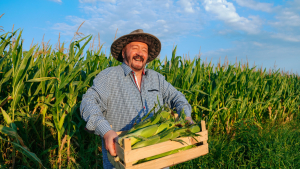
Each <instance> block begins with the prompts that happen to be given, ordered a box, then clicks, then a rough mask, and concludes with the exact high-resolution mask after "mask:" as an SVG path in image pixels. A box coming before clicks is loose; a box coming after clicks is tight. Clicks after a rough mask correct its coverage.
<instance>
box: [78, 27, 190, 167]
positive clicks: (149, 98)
mask: <svg viewBox="0 0 300 169" xmlns="http://www.w3.org/2000/svg"><path fill="white" fill-rule="evenodd" d="M160 50H161V43H160V41H159V39H158V38H156V37H155V36H153V35H151V34H148V33H144V32H143V30H141V29H138V30H135V31H133V32H131V33H130V34H128V35H124V36H122V37H120V38H118V39H117V40H115V41H114V42H113V44H112V45H111V54H112V56H113V57H114V58H115V59H117V60H118V61H120V62H123V63H122V65H120V66H116V67H110V68H107V69H105V70H103V71H101V72H100V73H99V74H98V75H97V76H96V77H95V79H94V81H93V82H94V83H93V86H92V87H90V88H89V89H88V90H87V92H86V94H85V95H84V96H83V98H82V102H81V105H80V112H81V116H82V118H83V119H84V120H85V121H86V122H87V124H86V129H87V130H88V131H93V132H94V133H95V134H96V135H100V136H101V137H102V138H103V140H104V141H102V147H105V149H104V148H103V149H102V151H103V152H102V153H103V165H104V168H105V169H110V168H113V166H112V165H111V164H110V163H109V161H108V159H107V154H106V153H107V152H106V150H108V151H109V153H110V154H111V155H112V156H116V151H115V146H114V138H116V137H118V135H117V134H116V131H123V130H129V129H130V128H132V126H133V123H134V120H135V118H136V117H138V119H141V118H142V117H143V116H144V115H145V114H147V113H148V111H150V110H151V109H152V108H153V107H154V105H155V104H157V102H158V100H159V102H160V104H161V105H163V104H165V103H166V104H168V105H169V107H171V108H176V110H177V112H181V110H182V109H184V111H185V114H186V116H187V120H189V121H190V122H191V123H192V122H193V121H192V119H191V106H190V105H189V103H188V102H187V100H186V99H185V96H184V95H183V94H182V93H180V92H178V91H177V90H176V89H175V88H174V87H173V86H172V85H171V84H170V83H168V82H167V81H166V80H165V78H164V76H162V75H161V74H159V73H157V72H155V71H153V70H150V69H146V68H145V66H146V64H147V63H149V62H151V61H152V60H154V59H155V58H156V57H157V56H158V55H159V53H160ZM157 97H158V98H159V99H157ZM110 125H111V126H112V127H111V126H110ZM104 144H105V145H104Z"/></svg>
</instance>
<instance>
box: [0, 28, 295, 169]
mask: <svg viewBox="0 0 300 169" xmlns="http://www.w3.org/2000/svg"><path fill="white" fill-rule="evenodd" d="M21 35H22V31H20V30H17V31H14V32H7V33H4V34H2V35H0V37H1V41H0V123H1V124H0V151H1V156H0V168H2V167H3V168H8V167H12V168H44V167H45V168H102V154H101V149H102V148H101V138H100V137H99V136H96V135H93V134H89V133H87V132H86V131H85V130H84V127H85V122H84V121H83V120H82V119H81V117H80V113H79V106H80V103H81V98H82V95H83V94H84V93H85V92H86V90H87V89H88V88H89V87H90V86H91V85H92V84H93V79H94V77H95V76H96V75H97V74H98V73H99V72H100V71H102V70H103V69H105V68H107V67H110V66H117V65H120V64H121V63H119V62H118V61H117V60H115V59H113V58H112V57H111V56H107V55H106V54H105V53H104V52H101V48H102V45H98V47H97V48H95V49H94V48H93V47H92V48H90V49H86V50H85V48H87V45H88V43H91V42H90V41H91V40H92V36H86V37H84V38H81V39H76V38H75V39H73V41H72V42H71V43H70V46H69V47H68V49H66V48H65V44H64V43H62V44H60V43H59V44H58V46H57V47H56V48H53V47H52V46H49V45H46V44H45V43H42V44H41V45H34V46H32V47H31V48H30V49H29V50H28V51H24V49H23V40H22V37H21ZM99 43H100V42H99ZM147 68H149V69H153V70H155V71H157V72H159V73H161V74H163V75H164V76H165V78H166V80H167V81H168V82H170V83H171V84H172V85H173V86H174V87H176V88H177V89H178V90H179V91H181V92H182V93H183V94H185V96H186V98H187V100H188V101H189V103H190V104H191V106H192V116H193V119H194V120H195V121H196V122H199V121H200V120H205V121H206V123H207V125H208V129H209V130H210V132H213V133H221V134H226V133H227V134H229V133H233V132H234V129H233V126H234V125H235V124H236V123H240V122H241V121H244V120H246V119H253V120H254V121H255V123H256V125H257V126H260V125H262V124H264V123H266V122H276V123H287V122H289V121H292V120H293V119H294V118H296V117H297V116H299V113H300V99H299V97H300V77H299V76H297V75H295V74H288V73H285V72H282V71H280V70H269V71H267V70H266V69H265V70H263V69H262V68H260V69H259V68H256V67H254V68H251V67H250V66H249V65H248V64H247V63H245V64H242V63H238V62H236V63H235V64H228V62H225V63H224V64H221V63H219V64H218V65H212V64H211V63H207V62H205V61H202V59H201V58H200V57H198V58H195V59H193V60H189V59H184V57H181V56H176V47H175V48H174V50H173V51H172V57H171V59H170V60H168V59H167V58H166V59H164V60H162V61H161V60H159V59H156V60H154V61H152V62H151V63H149V64H148V65H147Z"/></svg>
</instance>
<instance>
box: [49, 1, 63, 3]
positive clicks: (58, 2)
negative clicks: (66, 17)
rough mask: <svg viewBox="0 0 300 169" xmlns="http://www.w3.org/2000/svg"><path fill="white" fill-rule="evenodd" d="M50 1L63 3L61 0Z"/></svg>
mask: <svg viewBox="0 0 300 169" xmlns="http://www.w3.org/2000/svg"><path fill="white" fill-rule="evenodd" d="M50 1H53V2H56V3H62V1H61V0H50Z"/></svg>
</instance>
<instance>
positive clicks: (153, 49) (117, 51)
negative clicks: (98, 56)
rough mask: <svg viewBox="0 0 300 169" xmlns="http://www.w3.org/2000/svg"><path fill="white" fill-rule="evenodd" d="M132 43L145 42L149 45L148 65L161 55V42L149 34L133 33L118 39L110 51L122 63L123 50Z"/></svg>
mask: <svg viewBox="0 0 300 169" xmlns="http://www.w3.org/2000/svg"><path fill="white" fill-rule="evenodd" d="M131 42H144V43H146V44H147V45H148V60H147V63H149V62H151V61H152V60H154V59H155V58H156V57H157V56H158V55H159V53H160V50H161V43H160V40H159V39H158V38H157V37H155V36H154V35H151V34H149V33H131V34H128V35H124V36H121V37H119V38H118V39H116V40H115V41H114V42H113V44H112V45H111V48H110V51H111V54H112V56H113V57H114V58H115V59H117V60H118V61H120V62H123V57H122V50H123V48H124V47H125V46H126V45H127V44H129V43H131Z"/></svg>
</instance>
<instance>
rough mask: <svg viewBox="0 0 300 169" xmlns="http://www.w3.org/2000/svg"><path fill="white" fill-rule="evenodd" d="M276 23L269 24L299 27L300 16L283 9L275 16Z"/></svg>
mask: <svg viewBox="0 0 300 169" xmlns="http://www.w3.org/2000/svg"><path fill="white" fill-rule="evenodd" d="M275 18H276V19H277V21H275V22H271V24H272V25H274V26H281V27H286V26H300V16H299V14H297V13H296V12H294V11H292V10H291V9H290V8H286V9H283V10H281V11H279V12H278V14H277V16H275Z"/></svg>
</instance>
